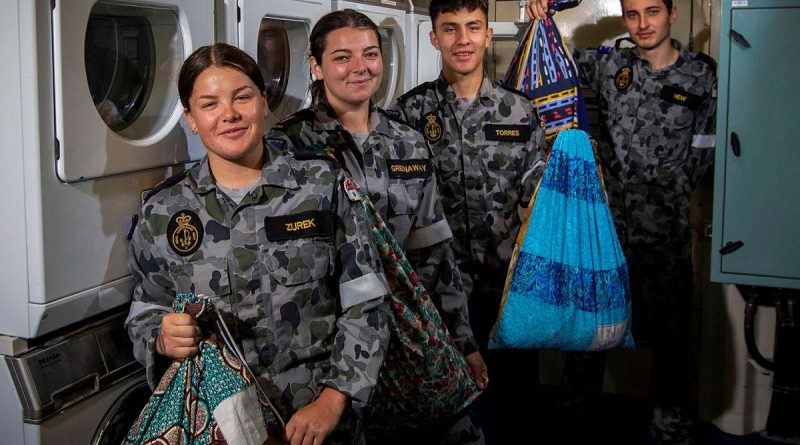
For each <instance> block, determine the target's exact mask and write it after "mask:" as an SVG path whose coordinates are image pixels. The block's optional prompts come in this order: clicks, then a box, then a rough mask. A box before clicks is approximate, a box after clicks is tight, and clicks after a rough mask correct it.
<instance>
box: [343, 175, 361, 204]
mask: <svg viewBox="0 0 800 445" xmlns="http://www.w3.org/2000/svg"><path fill="white" fill-rule="evenodd" d="M342 187H343V188H344V194H345V195H347V199H349V200H350V201H352V202H359V201H361V193H360V191H359V190H360V189H359V187H358V184H356V181H354V180H353V178H350V177H347V178H344V179H343V180H342Z"/></svg>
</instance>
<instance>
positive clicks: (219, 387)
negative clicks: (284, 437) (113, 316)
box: [123, 294, 284, 445]
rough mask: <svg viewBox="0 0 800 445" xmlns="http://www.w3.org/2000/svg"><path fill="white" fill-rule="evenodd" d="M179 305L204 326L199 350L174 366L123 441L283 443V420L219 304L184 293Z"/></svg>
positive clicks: (177, 301)
mask: <svg viewBox="0 0 800 445" xmlns="http://www.w3.org/2000/svg"><path fill="white" fill-rule="evenodd" d="M173 309H174V311H175V312H177V313H188V314H192V315H194V316H195V318H196V319H197V321H198V323H199V324H200V326H201V328H202V330H203V340H202V341H200V345H199V352H198V353H197V354H196V355H194V356H193V357H189V358H186V359H183V360H175V361H174V362H173V363H172V364H171V365H170V367H169V369H167V372H166V373H165V374H164V376H163V377H162V378H161V381H160V382H159V383H158V386H157V387H156V389H155V391H153V395H152V396H151V398H150V401H149V402H148V403H147V405H145V407H144V409H143V410H142V412H141V414H139V418H138V419H137V420H136V422H135V423H134V424H133V426H132V427H131V429H130V431H129V432H128V436H127V437H126V439H125V441H124V442H123V445H140V444H141V445H144V444H153V445H155V444H157V445H173V444H181V445H189V444H197V445H206V444H209V445H211V444H213V445H223V444H231V445H234V444H235V445H240V444H243V445H262V444H268V445H269V444H279V443H281V442H280V440H281V432H282V430H283V425H284V423H283V420H282V419H281V417H280V415H279V414H278V412H277V411H276V410H275V408H274V406H273V405H272V403H270V401H269V400H268V399H267V398H266V396H265V395H264V392H263V391H262V390H261V388H260V387H259V386H258V382H257V381H256V380H255V377H254V376H253V373H252V371H250V368H249V367H248V366H247V363H246V362H245V361H244V359H243V356H242V354H241V352H240V351H239V349H238V347H237V346H236V343H235V342H234V340H233V338H232V336H231V334H230V332H229V331H228V328H227V327H226V326H225V323H224V322H223V321H222V318H221V317H220V315H219V312H217V309H216V307H215V306H214V304H213V303H212V302H211V301H210V300H208V299H207V298H206V297H204V296H198V295H194V294H192V295H187V294H178V296H177V297H176V298H175V302H174V303H173Z"/></svg>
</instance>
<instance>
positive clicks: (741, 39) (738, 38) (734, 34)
mask: <svg viewBox="0 0 800 445" xmlns="http://www.w3.org/2000/svg"><path fill="white" fill-rule="evenodd" d="M728 35H729V36H730V37H731V39H733V41H734V42H736V43H738V44H739V45H741V46H742V47H744V48H750V42H748V41H747V39H745V38H744V36H743V35H741V34H739V33H738V32H736V31H734V30H730V31H728Z"/></svg>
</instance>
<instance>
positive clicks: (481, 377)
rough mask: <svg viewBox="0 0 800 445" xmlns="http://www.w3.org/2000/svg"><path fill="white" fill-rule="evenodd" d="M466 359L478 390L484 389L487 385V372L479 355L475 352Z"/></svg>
mask: <svg viewBox="0 0 800 445" xmlns="http://www.w3.org/2000/svg"><path fill="white" fill-rule="evenodd" d="M466 359H467V363H468V364H469V367H470V368H472V375H473V376H474V377H475V383H476V384H477V385H478V388H480V389H486V385H488V384H489V370H488V369H487V368H486V363H484V361H483V357H482V356H481V353H480V352H478V351H475V352H473V353H472V354H469V355H468V356H466Z"/></svg>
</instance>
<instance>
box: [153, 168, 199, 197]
mask: <svg viewBox="0 0 800 445" xmlns="http://www.w3.org/2000/svg"><path fill="white" fill-rule="evenodd" d="M188 174H189V170H188V169H186V170H183V171H181V172H180V173H177V174H175V175H172V176H170V177H169V178H167V179H165V180H163V181H161V182H159V183H158V184H156V186H155V187H153V188H152V189H151V190H150V191H149V192H147V194H146V195H145V196H144V199H143V200H142V204H144V203H146V202H147V201H148V200H150V198H152V197H153V196H154V195H155V194H156V193H158V192H160V191H161V190H164V189H166V188H167V187H172V186H173V185H175V184H177V183H179V182H181V181H183V180H184V178H186V176H187V175H188Z"/></svg>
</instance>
